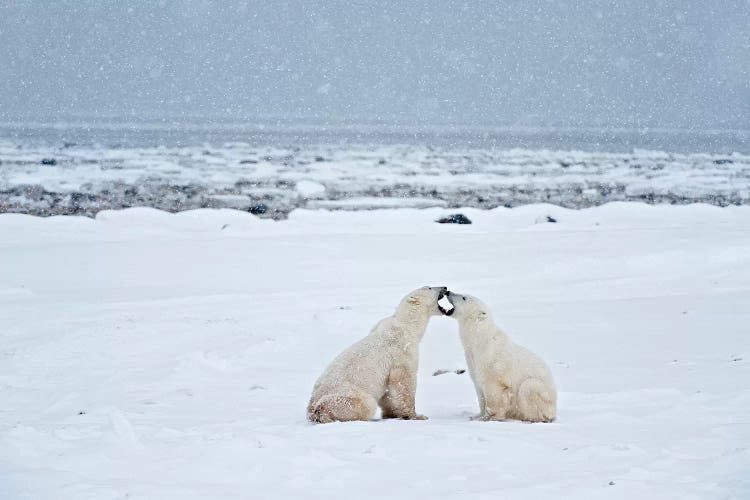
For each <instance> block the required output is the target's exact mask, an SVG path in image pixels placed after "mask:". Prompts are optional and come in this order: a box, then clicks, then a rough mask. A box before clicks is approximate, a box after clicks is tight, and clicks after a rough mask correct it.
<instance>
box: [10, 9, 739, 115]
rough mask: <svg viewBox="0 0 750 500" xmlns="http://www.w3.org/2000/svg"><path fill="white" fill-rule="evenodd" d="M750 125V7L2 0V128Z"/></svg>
mask: <svg viewBox="0 0 750 500" xmlns="http://www.w3.org/2000/svg"><path fill="white" fill-rule="evenodd" d="M67 116H103V117H106V116H135V117H142V118H143V117H145V118H154V117H164V116H169V117H175V116H177V117H179V116H185V117H188V116H207V117H217V118H242V119H254V118H268V117H273V118H290V119H296V118H299V117H304V118H313V119H316V120H324V121H338V120H366V121H375V120H377V121H386V122H400V123H404V122H406V123H414V122H427V123H482V124H487V123H490V124H510V125H572V126H596V125H607V126H628V127H630V126H636V127H646V126H649V127H683V128H695V129H711V128H727V127H730V128H745V129H747V128H750V0H726V1H725V0H715V1H713V0H695V1H655V0H619V1H618V0H611V1H608V0H602V1H572V0H571V1H568V0H565V1H562V0H561V1H551V0H550V1H546V0H545V1H537V0H518V1H507V0H506V1H500V0H494V1H468V0H467V1H439V0H434V1H420V2H410V1H407V0H388V1H374V0H372V1H352V0H345V1H322V0H316V1H299V2H291V1H290V2H277V1H258V2H255V1H243V2H239V1H238V2H232V1H229V0H227V1H222V0H181V1H180V0H163V1H158V0H131V1H106V0H98V1H88V0H29V1H21V0H0V119H3V120H8V119H16V118H19V117H36V118H42V119H56V118H61V117H67Z"/></svg>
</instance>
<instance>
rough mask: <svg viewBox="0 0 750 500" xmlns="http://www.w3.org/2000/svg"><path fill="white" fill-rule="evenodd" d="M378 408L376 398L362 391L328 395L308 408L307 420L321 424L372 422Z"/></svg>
mask: <svg viewBox="0 0 750 500" xmlns="http://www.w3.org/2000/svg"><path fill="white" fill-rule="evenodd" d="M376 408H377V402H376V401H375V398H373V397H372V396H370V395H369V394H366V393H364V392H361V391H357V392H351V393H348V394H326V395H324V396H323V397H321V398H320V399H319V400H318V401H316V402H315V403H311V404H310V405H309V406H308V407H307V419H308V420H310V422H316V423H320V424H326V423H329V422H350V421H353V420H370V419H371V418H372V417H373V416H374V415H375V410H376Z"/></svg>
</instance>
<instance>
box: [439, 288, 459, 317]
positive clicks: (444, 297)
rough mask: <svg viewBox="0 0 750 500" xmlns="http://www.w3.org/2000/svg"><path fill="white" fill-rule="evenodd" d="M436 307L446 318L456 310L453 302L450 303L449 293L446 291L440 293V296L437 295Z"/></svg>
mask: <svg viewBox="0 0 750 500" xmlns="http://www.w3.org/2000/svg"><path fill="white" fill-rule="evenodd" d="M437 306H438V309H439V310H440V312H441V313H443V314H445V315H446V316H450V315H451V314H453V312H454V311H455V310H456V308H455V306H454V305H453V302H451V299H450V292H449V291H448V290H446V291H444V292H440V295H438V300H437Z"/></svg>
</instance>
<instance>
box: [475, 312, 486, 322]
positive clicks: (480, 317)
mask: <svg viewBox="0 0 750 500" xmlns="http://www.w3.org/2000/svg"><path fill="white" fill-rule="evenodd" d="M486 319H487V313H486V312H485V311H479V314H477V321H484V320H486Z"/></svg>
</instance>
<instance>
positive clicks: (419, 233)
mask: <svg viewBox="0 0 750 500" xmlns="http://www.w3.org/2000/svg"><path fill="white" fill-rule="evenodd" d="M461 211H462V213H465V214H466V215H467V216H469V217H470V218H471V219H472V221H473V224H471V225H440V224H436V223H434V222H433V221H434V220H435V219H436V218H438V217H440V216H442V215H445V214H446V210H444V209H440V208H436V209H426V210H414V209H400V210H383V211H376V212H324V211H306V210H299V211H295V212H293V213H292V215H291V217H290V219H289V220H287V221H282V222H274V221H267V220H265V221H264V220H259V219H258V218H256V217H254V216H252V215H250V214H247V213H242V212H238V211H234V210H199V211H188V212H182V213H179V214H169V213H164V212H159V211H156V210H153V209H130V210H125V211H114V212H110V211H104V212H100V213H99V214H98V216H97V217H96V219H88V218H77V217H50V218H44V219H42V218H36V217H31V216H27V215H14V214H4V215H0V234H1V235H2V237H1V238H0V324H2V329H0V400H2V405H0V498H3V499H6V498H7V499H13V500H15V499H23V498H34V499H57V498H65V499H84V498H85V499H90V498H96V499H101V498H158V499H160V500H164V499H167V500H168V499H180V500H184V499H193V498H195V499H198V498H201V499H204V498H205V499H216V498H248V496H252V497H258V498H300V497H304V498H336V497H339V496H341V495H345V494H349V493H351V492H354V493H352V495H355V496H357V497H359V498H373V499H375V498H378V499H380V498H383V496H384V495H387V496H388V497H389V498H457V497H462V498H463V497H465V498H552V499H559V498H561V497H562V498H607V499H610V498H623V499H624V498H634V497H637V498H643V499H646V498H655V499H661V498H707V499H709V498H710V499H716V498H747V497H748V496H750V480H749V478H750V476H748V471H749V470H750V433H749V432H748V429H750V422H749V421H748V420H749V419H750V387H749V386H748V382H747V381H748V380H750V336H748V326H747V325H748V324H750V308H748V304H749V303H750V207H746V206H743V207H727V208H717V207H713V206H708V205H689V206H648V205H643V204H634V203H615V204H607V205H603V206H601V207H597V208H592V209H585V210H580V211H576V210H568V209H564V208H560V207H556V206H552V205H528V206H524V207H519V208H514V209H505V208H499V209H496V210H492V211H481V210H474V209H471V208H468V209H461ZM546 215H550V216H553V217H555V218H556V219H557V220H558V223H557V224H535V223H534V221H535V220H536V219H537V218H538V217H540V216H546ZM430 283H444V284H446V285H447V286H449V287H450V288H455V289H458V290H466V291H467V292H468V291H470V292H471V293H472V294H475V295H477V296H478V297H481V298H482V300H483V301H485V302H486V303H487V304H488V305H490V306H491V307H492V309H493V313H494V315H495V317H496V319H497V321H498V323H499V324H500V326H502V327H503V328H504V329H506V330H507V331H508V332H509V334H510V335H511V336H512V338H514V339H515V340H517V341H518V342H519V343H521V344H522V345H524V346H527V347H529V348H530V349H533V350H534V351H535V352H537V353H539V355H540V356H542V357H543V358H544V359H545V361H546V362H547V363H548V364H549V365H550V366H551V369H552V371H553V374H554V377H555V380H556V382H557V385H558V388H559V391H560V397H559V420H558V421H557V422H555V423H552V424H522V423H519V422H505V423H497V422H472V421H469V417H470V416H471V415H473V414H475V413H476V412H477V409H478V406H477V402H476V396H475V393H474V388H473V385H472V383H471V380H470V378H469V377H468V376H467V375H465V374H464V375H461V376H450V375H449V376H441V377H433V376H432V374H433V373H435V372H436V371H439V370H441V369H443V370H445V369H448V370H451V371H453V370H456V369H459V368H465V367H466V364H465V361H464V358H463V352H462V349H461V344H460V341H459V339H458V332H457V325H456V323H455V320H453V319H452V318H448V317H434V318H433V319H432V321H431V323H430V325H429V327H428V330H427V333H426V335H425V338H424V341H423V344H422V347H421V354H420V369H419V370H420V371H419V381H418V393H417V411H418V412H420V413H424V414H426V415H427V416H429V417H430V420H428V421H423V422H406V421H373V422H356V423H348V424H328V425H317V426H316V425H311V424H309V423H308V422H307V421H306V419H305V405H306V404H307V400H308V397H309V395H310V391H311V389H312V385H313V383H314V381H315V380H316V378H317V377H318V375H319V374H320V373H321V371H322V370H323V369H324V367H325V366H326V364H327V363H328V362H329V361H330V360H331V359H332V358H333V357H334V356H335V355H336V354H337V353H338V352H340V351H341V350H342V349H343V348H345V347H346V346H348V345H350V344H351V343H352V342H354V341H355V340H357V339H359V338H361V337H362V336H364V335H365V334H366V333H367V332H368V331H369V330H370V328H371V327H372V325H373V324H374V323H375V322H376V321H378V320H379V319H380V318H382V317H383V316H385V315H388V314H390V313H392V311H393V309H394V307H395V306H396V304H397V303H398V301H399V299H400V298H401V297H402V296H403V294H404V293H406V292H408V291H409V290H411V289H413V288H415V287H416V286H420V285H425V284H430ZM311 297H314V298H315V300H310V298H311Z"/></svg>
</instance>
